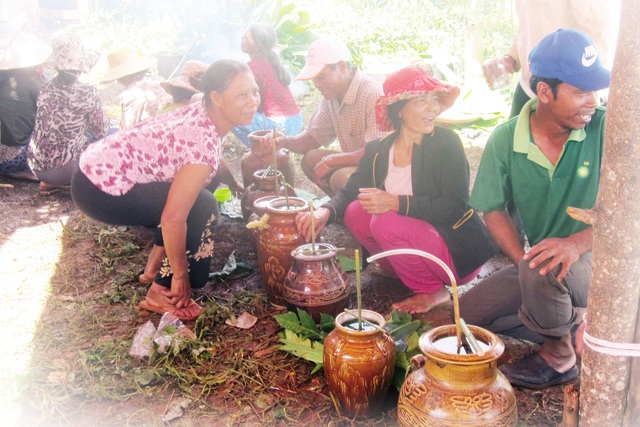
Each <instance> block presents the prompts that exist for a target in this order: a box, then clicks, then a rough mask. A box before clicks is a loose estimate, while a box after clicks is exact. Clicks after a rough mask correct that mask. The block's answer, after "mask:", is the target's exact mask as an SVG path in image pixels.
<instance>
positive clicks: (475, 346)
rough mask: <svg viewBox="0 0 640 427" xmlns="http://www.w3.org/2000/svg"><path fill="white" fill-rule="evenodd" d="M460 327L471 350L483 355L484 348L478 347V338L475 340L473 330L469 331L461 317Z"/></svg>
mask: <svg viewBox="0 0 640 427" xmlns="http://www.w3.org/2000/svg"><path fill="white" fill-rule="evenodd" d="M460 327H461V328H462V332H464V336H465V338H466V339H467V342H468V343H469V345H470V346H471V348H472V349H473V351H474V352H475V353H476V354H477V355H478V356H480V357H482V356H484V350H483V349H482V347H480V344H478V340H476V337H474V336H473V332H471V329H469V326H467V322H465V321H464V319H463V318H462V317H461V318H460Z"/></svg>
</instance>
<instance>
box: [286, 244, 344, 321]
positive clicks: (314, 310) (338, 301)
mask: <svg viewBox="0 0 640 427" xmlns="http://www.w3.org/2000/svg"><path fill="white" fill-rule="evenodd" d="M336 255H337V251H336V250H335V246H333V245H330V244H328V243H316V244H315V252H314V248H313V246H312V245H311V244H306V245H302V246H299V247H298V248H296V249H295V250H293V251H292V252H291V256H292V257H293V266H292V267H291V270H289V273H288V274H287V277H286V279H285V281H284V289H283V298H284V300H285V301H286V302H287V306H288V307H289V309H291V310H294V311H295V308H296V307H297V308H301V309H303V310H304V311H306V312H307V313H309V314H310V315H311V317H313V319H314V320H315V321H316V322H320V314H321V313H326V314H330V315H331V316H333V317H335V316H337V315H338V314H340V313H342V312H343V311H344V309H345V308H347V307H348V306H349V296H350V293H351V287H350V285H349V279H348V277H347V273H345V271H344V270H343V269H342V267H341V266H340V263H339V262H338V259H337V258H336Z"/></svg>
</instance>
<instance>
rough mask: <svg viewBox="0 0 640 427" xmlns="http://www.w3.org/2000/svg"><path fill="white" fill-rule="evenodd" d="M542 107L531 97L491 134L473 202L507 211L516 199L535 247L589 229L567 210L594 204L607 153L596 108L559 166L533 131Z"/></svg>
mask: <svg viewBox="0 0 640 427" xmlns="http://www.w3.org/2000/svg"><path fill="white" fill-rule="evenodd" d="M537 106H538V102H537V99H535V98H534V99H532V100H531V101H529V102H528V103H527V104H525V106H524V107H523V108H522V112H521V114H520V116H518V117H514V118H513V119H511V120H509V121H508V122H506V123H503V124H501V125H500V126H498V127H497V128H496V129H495V130H494V132H493V133H492V134H491V136H490V137H489V141H488V142H487V146H486V147H485V149H484V153H483V155H482V160H481V161H480V167H479V168H478V174H477V176H476V180H475V183H474V186H473V192H472V194H471V199H470V200H469V204H470V205H471V206H472V207H474V208H475V209H476V210H478V211H481V212H490V211H496V210H504V209H505V208H506V205H507V203H508V202H509V201H511V200H513V201H514V203H515V205H516V207H517V208H518V212H519V213H520V217H521V219H522V224H523V226H524V230H525V233H526V234H527V238H528V239H529V242H530V243H531V245H535V244H537V243H538V242H540V241H541V240H543V239H546V238H550V237H567V236H570V235H572V234H574V233H576V232H578V231H581V230H584V229H585V228H587V227H588V225H587V224H585V223H583V222H579V221H576V220H574V219H572V218H571V217H570V216H569V215H567V213H566V209H567V207H568V206H573V207H577V208H583V209H590V208H592V207H593V205H594V204H595V202H596V196H597V194H598V185H599V184H600V164H601V161H602V153H603V150H604V116H605V109H604V108H597V109H596V112H595V114H594V115H593V116H592V117H591V121H590V122H589V123H588V124H587V126H586V127H585V128H584V129H580V130H574V131H573V132H571V134H570V135H569V138H568V139H567V142H566V143H565V144H564V147H563V150H562V153H561V155H560V158H559V159H558V162H557V164H556V165H555V166H554V165H553V164H552V163H551V162H550V161H549V160H548V159H547V158H546V157H545V155H544V154H543V153H542V151H540V149H539V148H538V147H537V146H536V145H535V142H534V141H533V137H532V136H531V131H530V129H529V115H530V113H531V112H532V111H535V109H536V108H537Z"/></svg>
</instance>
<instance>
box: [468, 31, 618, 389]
mask: <svg viewBox="0 0 640 427" xmlns="http://www.w3.org/2000/svg"><path fill="white" fill-rule="evenodd" d="M529 64H530V68H531V74H532V77H531V80H530V86H531V89H532V90H533V91H534V92H535V94H536V95H537V98H534V99H532V100H530V101H529V102H527V103H526V104H525V105H524V107H523V108H522V113H521V114H520V115H519V116H518V118H517V119H512V120H510V121H508V122H506V123H503V124H502V125H500V126H498V127H497V128H496V129H495V130H494V132H493V134H492V135H491V137H490V138H489V141H488V142H487V146H486V147H485V150H484V153H483V156H482V160H481V162H480V167H479V168H478V174H477V177H476V180H475V184H474V188H473V192H472V195H471V199H470V200H469V204H470V205H471V206H472V207H474V208H475V209H477V210H478V211H481V212H483V214H484V220H485V222H486V224H487V228H488V229H489V232H490V233H491V236H492V237H493V239H494V241H495V242H496V243H497V244H498V246H499V247H500V249H501V250H502V252H503V253H504V254H505V255H507V256H508V257H509V259H510V260H511V262H512V263H513V265H512V266H509V267H506V268H503V269H501V270H500V271H498V272H496V273H494V274H492V275H491V276H489V277H488V278H486V279H484V280H483V281H481V282H480V283H478V284H477V285H475V286H474V287H473V288H472V289H470V290H469V291H468V292H466V293H465V294H464V295H463V296H462V298H461V299H460V316H461V317H463V318H464V319H465V320H466V321H467V322H468V323H469V324H473V325H476V326H480V327H484V328H486V329H489V330H491V331H493V332H498V333H502V334H505V335H511V336H516V337H522V338H527V339H529V340H531V341H536V342H539V343H541V344H542V345H541V347H540V350H539V351H537V352H535V353H533V354H532V355H530V356H527V357H525V358H524V359H523V360H521V361H519V362H516V363H511V364H506V365H502V366H501V367H500V369H501V370H502V372H503V373H504V374H505V375H506V377H507V378H508V379H509V381H510V382H511V383H512V384H514V385H516V386H520V387H527V388H533V389H542V388H546V387H549V386H552V385H556V384H562V383H566V382H569V381H572V380H574V379H576V378H577V377H578V368H577V367H576V352H575V350H574V348H573V346H572V343H571V330H572V329H573V327H574V326H575V325H577V324H579V323H580V322H581V321H582V314H583V313H584V312H585V310H586V307H587V295H588V292H589V285H590V276H591V247H592V239H593V229H592V227H591V226H589V225H587V224H585V223H582V222H579V221H577V220H574V219H572V218H571V217H570V216H568V215H567V214H566V209H567V207H568V206H573V207H577V208H581V209H591V208H592V207H593V205H594V204H595V202H596V196H597V194H598V186H599V184H600V165H601V163H602V154H603V151H604V118H605V109H604V108H602V107H598V98H597V94H596V92H597V91H599V90H602V89H605V88H607V87H609V81H610V77H611V73H610V72H609V70H607V69H606V68H605V67H603V65H602V63H601V62H600V59H599V57H598V53H597V52H596V50H595V48H594V46H593V42H592V41H591V40H590V39H589V38H588V37H587V36H586V35H584V34H583V33H581V32H579V31H577V30H564V29H560V30H557V31H556V32H554V33H552V34H549V35H548V36H546V37H545V38H543V39H542V40H541V41H540V43H538V44H537V45H536V47H535V48H534V49H533V51H532V52H531V54H530V55H529ZM512 201H513V203H514V204H515V206H516V208H517V209H518V211H519V212H520V214H521V217H522V224H523V226H524V231H525V233H526V235H527V238H528V240H529V242H530V243H531V245H532V247H531V249H530V250H529V251H528V252H526V253H525V251H524V249H523V247H522V245H521V244H520V242H519V240H518V235H517V233H516V230H515V228H514V226H513V223H512V222H511V219H510V217H509V214H508V213H507V211H506V210H505V207H506V206H507V204H508V203H509V202H512Z"/></svg>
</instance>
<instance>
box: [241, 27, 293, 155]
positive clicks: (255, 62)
mask: <svg viewBox="0 0 640 427" xmlns="http://www.w3.org/2000/svg"><path fill="white" fill-rule="evenodd" d="M277 40H278V39H277V36H276V32H275V31H274V30H273V28H271V27H270V26H269V25H267V24H263V23H255V24H252V25H250V26H249V28H248V29H247V31H246V32H245V34H244V36H243V37H242V42H241V44H240V47H241V48H242V51H243V52H244V53H246V54H247V55H249V58H250V61H249V62H248V63H247V65H248V66H249V68H250V69H251V72H253V76H254V77H255V79H256V83H258V87H259V88H260V99H261V100H262V102H261V103H260V107H259V108H258V112H257V113H256V114H255V116H254V118H253V123H252V124H251V125H249V126H238V127H235V128H233V129H232V132H233V134H234V135H235V136H236V137H238V139H240V140H241V141H242V142H244V143H245V144H246V145H247V146H250V145H251V141H249V138H248V135H249V133H251V132H253V131H256V130H264V129H273V127H274V126H276V127H277V128H278V130H280V131H281V132H283V133H285V134H286V135H296V134H297V133H298V132H300V130H301V129H302V124H303V123H302V112H301V111H300V108H298V105H297V104H296V100H295V99H294V97H293V94H292V93H291V90H290V89H289V84H290V83H291V76H290V75H289V72H288V71H287V69H286V68H285V67H284V66H283V65H282V62H280V58H278V54H277V53H275V52H274V51H273V49H274V48H275V46H276V42H277Z"/></svg>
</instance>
